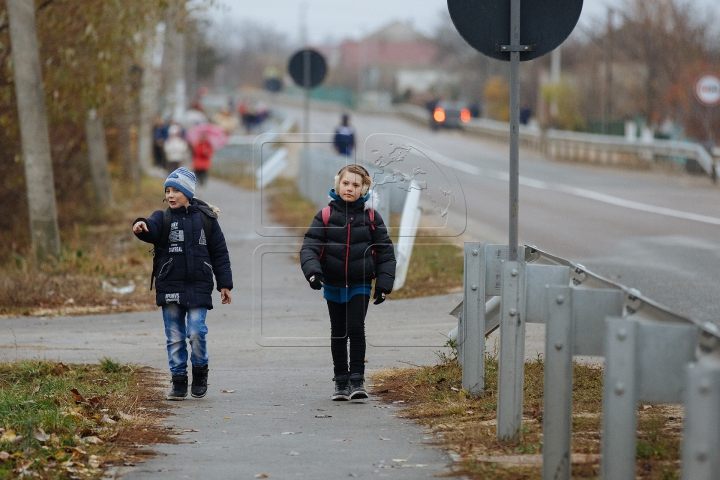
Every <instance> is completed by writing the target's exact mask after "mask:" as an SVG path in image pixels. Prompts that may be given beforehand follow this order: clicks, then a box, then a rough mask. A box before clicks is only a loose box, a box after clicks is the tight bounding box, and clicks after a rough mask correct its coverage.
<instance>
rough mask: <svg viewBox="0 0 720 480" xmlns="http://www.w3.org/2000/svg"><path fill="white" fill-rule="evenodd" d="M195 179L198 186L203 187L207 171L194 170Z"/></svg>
mask: <svg viewBox="0 0 720 480" xmlns="http://www.w3.org/2000/svg"><path fill="white" fill-rule="evenodd" d="M195 178H196V179H197V182H198V185H205V182H206V181H207V170H195Z"/></svg>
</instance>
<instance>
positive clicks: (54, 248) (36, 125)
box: [6, 0, 60, 260]
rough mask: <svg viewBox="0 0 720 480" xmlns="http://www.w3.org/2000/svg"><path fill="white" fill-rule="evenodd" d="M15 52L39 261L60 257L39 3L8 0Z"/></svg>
mask: <svg viewBox="0 0 720 480" xmlns="http://www.w3.org/2000/svg"><path fill="white" fill-rule="evenodd" d="M6 4H7V11H8V20H9V22H10V43H11V44H12V49H13V66H14V68H13V70H14V76H15V96H16V98H17V106H18V117H19V119H20V138H21V141H22V151H23V164H24V167H25V183H26V185H27V198H28V210H29V217H30V233H31V236H32V245H33V249H34V250H35V252H36V254H37V255H38V258H39V259H41V260H42V259H44V258H45V256H46V255H53V256H56V257H57V256H59V255H60V233H59V228H58V219H57V205H56V201H55V185H54V183H53V169H52V160H51V157H50V135H49V133H48V124H47V112H46V109H45V94H44V91H43V84H42V70H41V68H40V51H39V49H38V38H37V26H36V24H35V2H34V1H33V0H6Z"/></svg>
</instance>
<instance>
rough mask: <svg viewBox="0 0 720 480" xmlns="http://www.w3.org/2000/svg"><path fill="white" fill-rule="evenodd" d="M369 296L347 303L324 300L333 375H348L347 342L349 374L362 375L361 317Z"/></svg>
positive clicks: (363, 318) (362, 323)
mask: <svg viewBox="0 0 720 480" xmlns="http://www.w3.org/2000/svg"><path fill="white" fill-rule="evenodd" d="M368 303H370V297H369V296H368V295H355V296H354V297H352V298H351V299H350V301H349V302H348V303H335V302H331V301H330V300H328V301H327V304H328V312H329V313H330V335H331V336H332V338H331V339H330V351H331V352H332V358H333V368H334V370H335V375H346V374H347V373H348V352H347V345H348V340H349V341H350V369H349V372H350V373H360V374H364V373H365V314H366V313H367V309H368Z"/></svg>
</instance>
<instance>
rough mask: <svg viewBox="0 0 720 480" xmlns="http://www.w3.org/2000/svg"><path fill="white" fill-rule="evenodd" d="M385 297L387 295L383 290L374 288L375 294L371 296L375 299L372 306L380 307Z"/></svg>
mask: <svg viewBox="0 0 720 480" xmlns="http://www.w3.org/2000/svg"><path fill="white" fill-rule="evenodd" d="M385 295H387V294H386V293H385V290H383V289H378V288H377V287H376V288H375V294H374V295H373V298H374V299H375V301H374V302H373V305H380V304H381V303H382V302H384V301H385Z"/></svg>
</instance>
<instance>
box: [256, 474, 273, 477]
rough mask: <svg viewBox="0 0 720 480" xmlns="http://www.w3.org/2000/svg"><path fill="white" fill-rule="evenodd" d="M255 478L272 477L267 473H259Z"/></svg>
mask: <svg viewBox="0 0 720 480" xmlns="http://www.w3.org/2000/svg"><path fill="white" fill-rule="evenodd" d="M255 478H270V477H268V474H267V473H258V474H256V475H255Z"/></svg>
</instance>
